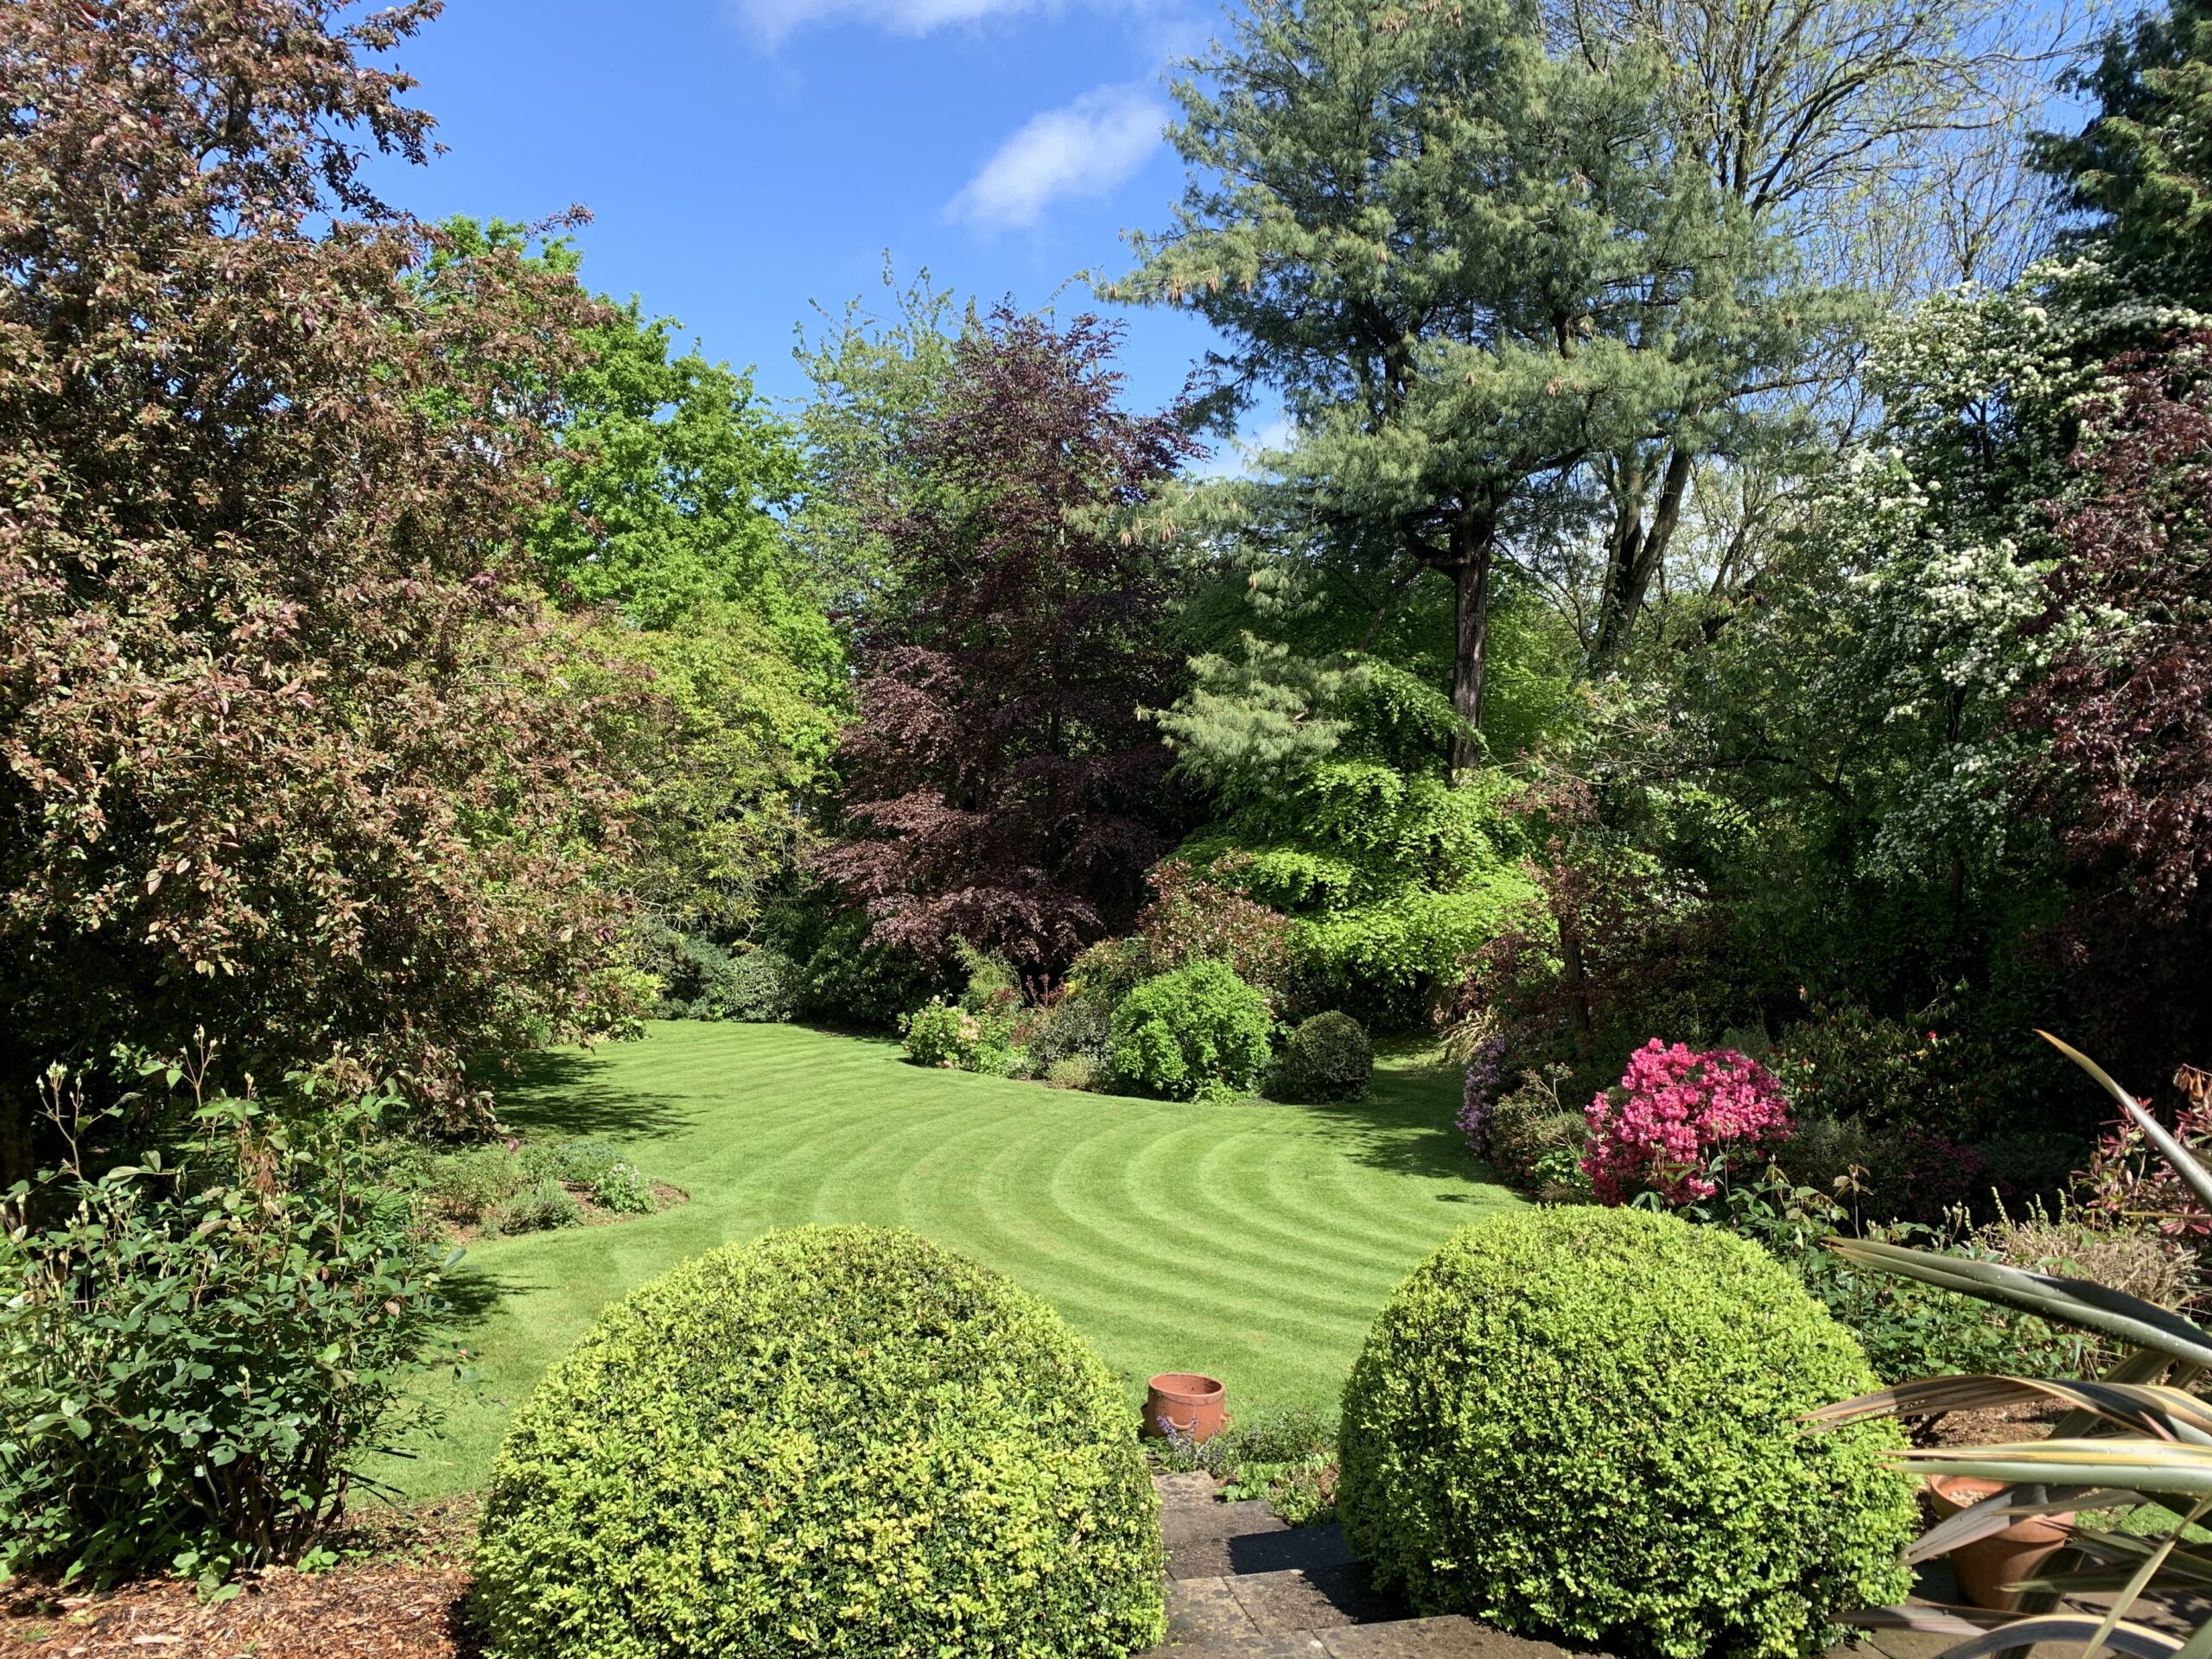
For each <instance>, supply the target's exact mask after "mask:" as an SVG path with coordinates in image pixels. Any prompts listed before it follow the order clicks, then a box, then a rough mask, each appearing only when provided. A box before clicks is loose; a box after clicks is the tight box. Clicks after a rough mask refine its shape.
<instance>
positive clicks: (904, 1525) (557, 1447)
mask: <svg viewBox="0 0 2212 1659" xmlns="http://www.w3.org/2000/svg"><path fill="white" fill-rule="evenodd" d="M1161 1561H1162V1557H1161V1548H1160V1518H1159V1511H1158V1506H1157V1503H1156V1500H1155V1498H1154V1494H1153V1490H1152V1484H1151V1482H1150V1480H1149V1479H1148V1478H1147V1475H1146V1472H1145V1468H1144V1465H1143V1461H1142V1458H1141V1453H1140V1452H1139V1451H1138V1448H1137V1443H1136V1437H1135V1418H1134V1416H1133V1414H1131V1412H1130V1410H1129V1408H1128V1405H1127V1403H1126V1402H1124V1401H1123V1399H1122V1395H1121V1391H1120V1389H1118V1387H1117V1386H1116V1383H1115V1380H1114V1376H1113V1375H1112V1373H1111V1372H1109V1370H1107V1369H1106V1367H1105V1365H1104V1364H1103V1363H1102V1362H1101V1361H1100V1360H1099V1359H1098V1358H1097V1357H1096V1356H1095V1355H1094V1354H1092V1353H1091V1352H1090V1350H1089V1349H1088V1348H1087V1347H1085V1346H1084V1343H1083V1342H1082V1340H1081V1339H1080V1338H1077V1336H1076V1334H1075V1333H1074V1332H1072V1331H1071V1330H1070V1329H1069V1328H1068V1327H1067V1325H1065V1323H1064V1322H1063V1321H1062V1320H1061V1319H1060V1318H1059V1316H1058V1314H1057V1313H1053V1312H1052V1309H1050V1308H1049V1307H1047V1306H1045V1305H1044V1304H1043V1303H1042V1302H1039V1300H1036V1299H1035V1298H1034V1297H1032V1296H1030V1295H1028V1294H1026V1293H1025V1292H1023V1291H1021V1290H1020V1289H1019V1288H1017V1287H1015V1286H1014V1285H1013V1284H1012V1283H1010V1282H1009V1281H1007V1280H1005V1279H1002V1278H1001V1277H1000V1276H999V1275H997V1274H994V1273H991V1272H989V1271H988V1270H987V1269H985V1268H980V1267H977V1266H976V1264H975V1263H973V1262H969V1261H967V1260H966V1259H964V1258H963V1257H962V1256H959V1255H954V1254H953V1253H952V1252H950V1251H949V1250H945V1249H940V1248H939V1247H938V1246H937V1245H935V1244H932V1243H930V1242H929V1241H928V1240H926V1239H925V1238H922V1237H920V1236H918V1235H916V1234H913V1233H910V1232H905V1231H895V1230H882V1229H877V1228H868V1227H804V1228H799V1229H797V1230H792V1231H789V1232H780V1233H771V1234H769V1235H768V1236H766V1237H765V1238H762V1239H760V1240H758V1241H757V1242H755V1243H752V1244H748V1245H732V1246H729V1247H727V1248H725V1249H719V1250H715V1251H714V1252H712V1253H710V1254H709V1255H703V1256H701V1257H699V1258H697V1259H696V1260H695V1261H691V1262H686V1263H684V1264H683V1266H682V1267H679V1268H676V1269H675V1270H674V1271H673V1272H671V1273H669V1274H666V1275H664V1277H662V1278H660V1279H658V1280H655V1281H653V1282H652V1283H651V1284H649V1285H646V1286H645V1287H642V1288H641V1289H639V1290H637V1291H635V1292H633V1293H632V1294H631V1295H630V1296H629V1297H627V1298H626V1300H623V1301H621V1302H620V1303H617V1304H616V1305H615V1306H613V1307H611V1308H609V1309H608V1310H607V1312H606V1313H604V1314H602V1315H601V1318H600V1320H599V1322H598V1324H597V1325H594V1327H593V1328H592V1330H591V1331H590V1332H588V1334H587V1335H586V1336H585V1338H584V1339H583V1340H582V1342H581V1343H580V1344H577V1346H576V1349H575V1351H574V1352H573V1353H571V1354H570V1355H569V1357H567V1358H566V1359H564V1360H563V1361H562V1362H561V1363H560V1364H558V1365H556V1366H555V1367H554V1368H553V1370H551V1371H550V1373H549V1374H548V1375H547V1376H546V1377H545V1380H544V1381H543V1383H540V1384H539V1385H538V1388H537V1391H536V1392H535V1393H534V1394H533V1395H531V1398H530V1400H529V1402H527V1403H526V1404H525V1405H524V1408H523V1409H522V1410H521V1412H520V1413H519V1414H518V1415H517V1417H516V1419H515V1424H514V1427H513V1428H512V1430H511V1431H510V1432H509V1433H508V1435H507V1439H506V1441H505V1445H504V1446H502V1447H501V1448H500V1451H499V1460H498V1463H497V1464H496V1465H495V1467H494V1470H493V1488H492V1493H491V1497H490V1498H489V1500H488V1502H487V1503H486V1508H485V1512H484V1518H483V1525H482V1528H481V1532H480V1542H479V1545H478V1548H477V1554H476V1586H477V1587H476V1592H475V1593H476V1611H477V1613H478V1616H479V1618H480V1620H481V1622H482V1624H483V1625H484V1628H485V1630H486V1633H487V1636H488V1637H489V1642H488V1649H487V1651H488V1652H489V1653H490V1654H492V1655H493V1656H497V1659H525V1656H526V1659H585V1656H592V1659H614V1656H620V1659H660V1656H676V1655H686V1656H690V1655H696V1656H702V1659H704V1656H714V1659H724V1656H729V1655H739V1654H742V1655H745V1656H747V1659H768V1656H774V1655H785V1654H790V1655H798V1654H805V1655H809V1656H819V1655H877V1654H880V1655H891V1654H900V1655H906V1654H925V1653H991V1654H999V1655H1006V1656H1010V1659H1014V1656H1027V1655H1034V1656H1039V1659H1042V1656H1046V1655H1052V1656H1056V1659H1057V1656H1062V1655H1068V1656H1087V1655H1100V1656H1104V1655H1109V1654H1110V1655H1115V1656H1120V1655H1122V1654H1126V1653H1128V1651H1130V1650H1131V1649H1138V1648H1143V1647H1147V1646H1148V1645H1150V1644H1152V1643H1156V1642H1158V1641H1159V1640H1160V1638H1161V1637H1162V1635H1163V1634H1164V1630H1165V1625H1164V1621H1163V1618H1162V1616H1161V1597H1160V1574H1161Z"/></svg>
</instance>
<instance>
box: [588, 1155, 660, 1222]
mask: <svg viewBox="0 0 2212 1659" xmlns="http://www.w3.org/2000/svg"><path fill="white" fill-rule="evenodd" d="M591 1201H592V1202H593V1203H594V1204H595V1205H598V1206H599V1207H600V1208H601V1209H602V1210H611V1211H613V1212H614V1213H615V1214H616V1215H618V1216H650V1215H651V1214H652V1212H653V1184H652V1181H650V1180H649V1179H646V1177H645V1171H644V1170H642V1169H639V1167H638V1166H636V1165H635V1164H632V1163H625V1162H620V1161H617V1162H615V1163H612V1164H609V1165H608V1166H607V1173H605V1174H604V1175H602V1176H601V1177H600V1178H599V1179H598V1180H597V1181H596V1182H595V1183H594V1185H593V1186H592V1190H591Z"/></svg>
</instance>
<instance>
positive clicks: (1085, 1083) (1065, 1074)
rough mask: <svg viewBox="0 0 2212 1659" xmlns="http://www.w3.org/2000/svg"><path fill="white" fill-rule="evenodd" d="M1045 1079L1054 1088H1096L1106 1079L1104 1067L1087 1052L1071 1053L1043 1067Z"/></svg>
mask: <svg viewBox="0 0 2212 1659" xmlns="http://www.w3.org/2000/svg"><path fill="white" fill-rule="evenodd" d="M1045 1081H1046V1083H1048V1084H1051V1085H1052V1087H1053V1088H1055V1089H1096V1088H1099V1087H1101V1086H1102V1085H1103V1084H1104V1083H1105V1081H1106V1068H1105V1067H1103V1066H1102V1065H1099V1064H1098V1062H1097V1061H1096V1060H1094V1059H1092V1058H1090V1055H1088V1054H1071V1055H1069V1056H1068V1057H1067V1058H1065V1059H1062V1060H1054V1061H1053V1062H1052V1064H1051V1065H1048V1066H1046V1068H1045Z"/></svg>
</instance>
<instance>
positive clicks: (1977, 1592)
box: [1928, 1475, 2074, 1612]
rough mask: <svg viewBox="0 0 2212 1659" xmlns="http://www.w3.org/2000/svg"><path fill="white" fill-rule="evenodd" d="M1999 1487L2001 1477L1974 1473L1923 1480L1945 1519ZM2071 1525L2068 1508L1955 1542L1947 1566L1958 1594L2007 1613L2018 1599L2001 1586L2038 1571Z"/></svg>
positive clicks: (2022, 1518) (2001, 1488) (2060, 1544)
mask: <svg viewBox="0 0 2212 1659" xmlns="http://www.w3.org/2000/svg"><path fill="white" fill-rule="evenodd" d="M2004 1490H2005V1483H2004V1482H2003V1481H1999V1480H1983V1479H1981V1478H1979V1477H1977V1476H1974V1475H1931V1476H1930V1477H1929V1481H1928V1491H1929V1496H1930V1497H1933V1498H1934V1499H1935V1500H1936V1512H1937V1513H1938V1514H1940V1515H1942V1516H1944V1517H1946V1518H1947V1519H1948V1517H1949V1516H1954V1515H1956V1514H1957V1513H1958V1512H1959V1511H1960V1510H1964V1509H1970V1508H1972V1507H1973V1506H1974V1504H1976V1503H1980V1501H1981V1500H1982V1499H1983V1498H1985V1497H1989V1496H1990V1495H1991V1494H1993V1493H1995V1492H2001V1491H2004ZM2073 1524H2074V1512H2073V1511H2072V1510H2061V1511H2060V1512H2059V1513H2057V1514H2056V1515H2024V1516H2018V1518H2016V1519H2015V1520H2014V1521H2013V1522H2012V1525H2011V1526H2009V1527H2007V1528H2005V1530H2004V1531H2002V1532H1999V1533H1993V1534H1991V1535H1989V1536H1988V1537H1986V1538H1977V1539H1976V1540H1974V1542H1972V1543H1970V1544H1961V1546H1960V1547H1959V1548H1956V1549H1955V1550H1953V1551H1952V1552H1951V1570H1952V1571H1953V1572H1954V1573H1957V1574H1958V1579H1959V1593H1960V1594H1961V1595H1962V1596H1964V1597H1965V1598H1966V1599H1967V1600H1968V1601H1970V1602H1972V1603H1973V1604H1974V1605H1975V1606H1977V1607H1990V1608H1994V1609H1996V1610H1997V1611H2000V1612H2011V1611H2012V1610H2013V1609H2014V1608H2015V1607H2017V1606H2018V1605H2019V1600H2020V1598H2019V1596H2018V1594H2017V1593H2015V1592H2012V1591H2010V1590H2007V1589H2005V1587H2004V1586H2006V1585H2008V1584H2017V1583H2018V1581H2019V1580H2022V1579H2032V1578H2033V1577H2035V1575H2036V1574H2037V1573H2039V1572H2041V1571H2042V1570H2043V1564H2044V1562H2045V1561H2047V1560H2050V1558H2051V1557H2052V1556H2053V1555H2055V1554H2057V1553H2058V1552H2059V1550H2060V1549H2061V1548H2063V1547H2064V1545H2065V1543H2066V1534H2067V1529H2068V1528H2069V1527H2070V1526H2072V1525H2073Z"/></svg>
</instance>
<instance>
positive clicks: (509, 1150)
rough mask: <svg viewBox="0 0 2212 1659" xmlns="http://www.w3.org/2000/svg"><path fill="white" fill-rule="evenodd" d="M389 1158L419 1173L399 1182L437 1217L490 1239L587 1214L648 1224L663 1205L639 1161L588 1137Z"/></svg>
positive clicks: (399, 1151)
mask: <svg viewBox="0 0 2212 1659" xmlns="http://www.w3.org/2000/svg"><path fill="white" fill-rule="evenodd" d="M391 1154H392V1155H393V1157H394V1158H395V1160H397V1162H398V1164H399V1165H400V1166H401V1169H402V1170H403V1171H406V1170H410V1169H411V1170H412V1171H413V1172H414V1173H411V1174H408V1173H403V1174H402V1175H401V1176H400V1179H401V1180H402V1181H403V1182H404V1184H407V1185H412V1186H413V1187H414V1188H415V1189H416V1191H418V1192H421V1194H422V1195H423V1198H424V1199H425V1200H426V1202H427V1203H428V1205H429V1208H430V1210H431V1211H432V1213H434V1214H435V1216H436V1217H438V1218H439V1219H440V1220H442V1221H445V1222H448V1223H450V1224H453V1225H454V1226H456V1227H465V1228H472V1229H474V1230H475V1231H476V1233H477V1234H478V1235H479V1236H482V1237H486V1238H495V1237H497V1236H499V1235H500V1234H501V1233H527V1232H533V1231H539V1230H543V1229H545V1228H548V1227H567V1226H573V1225H575V1224H577V1223H579V1222H582V1221H583V1220H584V1219H585V1217H586V1215H587V1206H588V1210H589V1212H590V1213H593V1214H596V1215H599V1216H602V1217H614V1216H649V1215H651V1214H652V1212H653V1211H655V1210H657V1209H658V1208H659V1207H660V1205H661V1203H662V1201H663V1198H662V1195H661V1194H660V1193H658V1192H656V1190H655V1187H654V1183H653V1181H652V1178H651V1177H649V1176H648V1175H647V1174H646V1173H645V1171H644V1170H642V1169H640V1168H639V1166H637V1164H636V1163H635V1162H634V1161H632V1160H629V1159H626V1158H624V1157H623V1156H621V1154H620V1153H618V1152H617V1151H616V1150H615V1149H614V1147H612V1146H610V1145H608V1144H607V1142H606V1141H599V1140H594V1139H591V1138H589V1137H575V1136H571V1137H569V1138H567V1139H563V1140H559V1141H521V1140H516V1139H508V1140H505V1141H492V1142H490V1143H488V1144H486V1145H482V1146H474V1147H462V1148H460V1149H459V1150H456V1151H452V1152H446V1153H442V1154H430V1155H429V1156H424V1155H423V1154H422V1153H421V1152H420V1150H419V1149H417V1148H414V1147H405V1146H400V1147H393V1148H391ZM667 1196H669V1197H671V1198H674V1197H677V1196H680V1195H677V1194H676V1193H674V1192H672V1191H671V1192H670V1193H669V1194H668V1195H667Z"/></svg>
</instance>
